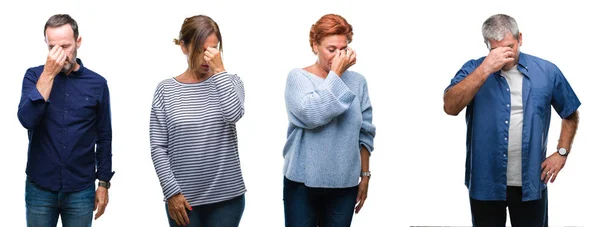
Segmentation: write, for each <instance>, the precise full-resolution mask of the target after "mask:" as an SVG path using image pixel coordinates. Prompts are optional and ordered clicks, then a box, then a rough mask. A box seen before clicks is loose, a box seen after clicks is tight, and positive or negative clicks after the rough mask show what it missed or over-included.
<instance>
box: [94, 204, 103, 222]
mask: <svg viewBox="0 0 600 227" xmlns="http://www.w3.org/2000/svg"><path fill="white" fill-rule="evenodd" d="M104 209H106V204H100V205H99V206H98V212H96V216H95V217H94V220H96V219H98V218H99V217H100V216H102V214H104Z"/></svg>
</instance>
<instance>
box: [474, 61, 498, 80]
mask: <svg viewBox="0 0 600 227" xmlns="http://www.w3.org/2000/svg"><path fill="white" fill-rule="evenodd" d="M475 70H479V75H480V76H479V77H480V78H482V79H487V77H488V76H489V75H490V74H492V73H494V72H490V70H488V69H487V68H486V67H485V66H484V65H483V63H482V64H481V65H480V66H479V67H477V69H475Z"/></svg>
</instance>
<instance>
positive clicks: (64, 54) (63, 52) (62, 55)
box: [56, 48, 67, 64]
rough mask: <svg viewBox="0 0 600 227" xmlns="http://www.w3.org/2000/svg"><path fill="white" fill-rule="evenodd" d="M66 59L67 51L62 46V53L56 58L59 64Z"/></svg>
mask: <svg viewBox="0 0 600 227" xmlns="http://www.w3.org/2000/svg"><path fill="white" fill-rule="evenodd" d="M66 59H67V53H66V52H65V51H64V50H63V49H62V48H61V49H60V54H59V55H58V58H56V62H57V63H59V64H62V63H63V62H65V60H66Z"/></svg>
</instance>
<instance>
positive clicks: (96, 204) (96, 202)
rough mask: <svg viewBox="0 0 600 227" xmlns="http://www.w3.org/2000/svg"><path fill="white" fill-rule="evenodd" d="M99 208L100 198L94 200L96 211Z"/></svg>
mask: <svg viewBox="0 0 600 227" xmlns="http://www.w3.org/2000/svg"><path fill="white" fill-rule="evenodd" d="M97 208H98V198H96V199H95V200H94V211H96V209H97Z"/></svg>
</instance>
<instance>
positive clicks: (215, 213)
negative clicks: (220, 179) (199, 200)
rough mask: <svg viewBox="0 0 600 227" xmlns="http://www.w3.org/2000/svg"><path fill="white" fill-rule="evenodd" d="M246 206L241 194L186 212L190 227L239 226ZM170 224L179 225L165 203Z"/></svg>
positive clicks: (173, 226) (194, 207)
mask: <svg viewBox="0 0 600 227" xmlns="http://www.w3.org/2000/svg"><path fill="white" fill-rule="evenodd" d="M245 206H246V198H245V197H244V195H240V196H238V197H235V198H233V199H230V200H226V201H223V202H218V203H211V204H206V205H200V206H192V210H191V211H190V210H187V209H186V213H187V215H188V218H189V219H190V224H189V225H187V226H188V227H201V226H205V227H212V226H219V227H237V226H238V225H239V224H240V220H242V214H243V213H244V207H245ZM165 210H166V211H167V218H168V219H169V226H171V227H175V226H178V225H177V222H175V220H173V219H172V218H171V217H170V216H169V206H168V205H167V204H166V203H165Z"/></svg>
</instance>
